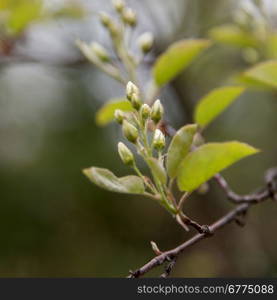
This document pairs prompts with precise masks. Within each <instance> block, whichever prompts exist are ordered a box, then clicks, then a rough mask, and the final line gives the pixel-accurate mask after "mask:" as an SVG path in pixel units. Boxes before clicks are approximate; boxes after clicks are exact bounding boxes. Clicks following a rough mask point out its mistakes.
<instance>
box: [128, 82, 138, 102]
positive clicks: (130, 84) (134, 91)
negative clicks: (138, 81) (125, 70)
mask: <svg viewBox="0 0 277 300" xmlns="http://www.w3.org/2000/svg"><path fill="white" fill-rule="evenodd" d="M138 94H139V89H138V87H137V86H136V85H135V84H133V82H131V81H129V82H128V83H127V86H126V97H127V99H128V100H129V101H132V97H133V95H138Z"/></svg>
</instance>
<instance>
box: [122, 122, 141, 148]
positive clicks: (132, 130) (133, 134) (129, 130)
mask: <svg viewBox="0 0 277 300" xmlns="http://www.w3.org/2000/svg"><path fill="white" fill-rule="evenodd" d="M122 131H123V134H124V136H125V137H126V139H127V140H128V141H129V142H131V143H135V142H136V141H137V138H138V130H137V128H136V127H135V126H134V125H132V124H131V123H129V122H128V121H126V120H124V121H123V123H122Z"/></svg>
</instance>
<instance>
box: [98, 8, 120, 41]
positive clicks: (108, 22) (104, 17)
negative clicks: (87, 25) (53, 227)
mask: <svg viewBox="0 0 277 300" xmlns="http://www.w3.org/2000/svg"><path fill="white" fill-rule="evenodd" d="M100 21H101V23H102V25H103V26H104V27H106V28H107V29H108V30H109V33H110V35H111V36H112V37H116V36H117V35H118V32H119V30H118V26H117V25H116V23H115V22H114V21H113V20H112V18H111V17H110V16H109V15H108V14H106V13H105V12H101V13H100Z"/></svg>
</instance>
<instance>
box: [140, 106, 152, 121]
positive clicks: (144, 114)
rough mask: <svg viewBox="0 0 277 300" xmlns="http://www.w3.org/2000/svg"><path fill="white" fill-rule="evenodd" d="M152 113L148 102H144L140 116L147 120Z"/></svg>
mask: <svg viewBox="0 0 277 300" xmlns="http://www.w3.org/2000/svg"><path fill="white" fill-rule="evenodd" d="M150 113H151V108H150V106H149V105H148V104H143V105H142V107H141V108H140V116H141V118H142V120H144V121H145V120H146V119H148V118H149V117H150Z"/></svg>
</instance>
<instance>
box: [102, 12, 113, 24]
mask: <svg viewBox="0 0 277 300" xmlns="http://www.w3.org/2000/svg"><path fill="white" fill-rule="evenodd" d="M99 15H100V21H101V23H102V25H103V26H104V27H106V28H108V27H109V26H110V24H111V23H112V19H111V17H110V16H109V15H108V14H106V13H105V12H100V14H99Z"/></svg>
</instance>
